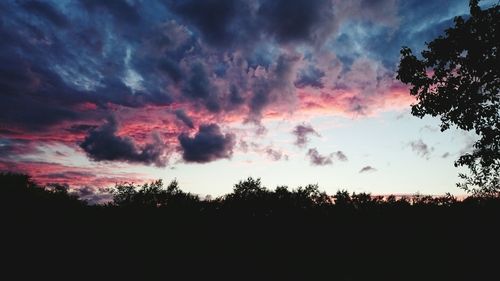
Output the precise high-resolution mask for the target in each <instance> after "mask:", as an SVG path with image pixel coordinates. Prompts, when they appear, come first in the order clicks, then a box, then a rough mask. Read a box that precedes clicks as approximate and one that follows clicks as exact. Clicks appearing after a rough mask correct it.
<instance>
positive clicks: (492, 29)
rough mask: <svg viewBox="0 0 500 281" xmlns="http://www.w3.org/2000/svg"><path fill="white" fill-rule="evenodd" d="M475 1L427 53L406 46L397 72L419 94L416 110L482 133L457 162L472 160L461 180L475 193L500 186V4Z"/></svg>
mask: <svg viewBox="0 0 500 281" xmlns="http://www.w3.org/2000/svg"><path fill="white" fill-rule="evenodd" d="M478 2H479V0H471V1H470V4H469V5H470V17H469V18H467V19H464V18H462V17H456V18H455V19H454V22H455V26H454V27H451V28H449V29H447V30H446V31H445V35H444V36H439V37H438V38H436V39H434V40H433V41H431V42H430V43H426V45H427V50H424V51H423V52H422V54H421V55H422V59H419V58H417V57H416V56H415V55H413V53H412V51H411V49H410V48H408V47H403V48H402V49H401V55H402V57H401V61H400V65H399V70H398V75H397V78H398V79H399V80H401V81H402V82H403V83H406V84H409V85H410V86H411V89H410V93H411V94H412V95H414V96H415V97H416V98H417V101H418V102H417V104H414V105H412V114H413V115H415V116H418V117H421V118H422V117H424V116H425V115H428V114H429V115H431V116H434V117H435V116H440V119H441V131H445V130H447V129H449V128H450V126H452V125H455V126H457V127H458V128H460V129H463V130H467V131H470V130H474V131H475V133H476V134H477V135H478V136H479V137H480V138H479V140H478V141H476V143H475V144H474V149H473V151H472V152H470V153H466V154H464V155H462V156H460V158H459V159H458V160H457V161H456V162H455V166H467V167H468V168H469V171H470V175H467V174H460V178H462V179H463V182H462V183H459V184H457V185H458V186H459V187H461V188H463V189H464V190H466V191H469V192H473V193H480V194H483V195H486V194H495V193H499V192H500V95H499V88H500V75H499V70H500V67H499V65H500V64H499V57H498V50H499V49H500V39H499V38H498V32H499V30H500V28H499V24H500V5H499V4H496V5H494V6H493V7H491V8H489V9H486V10H481V8H480V7H479V4H478Z"/></svg>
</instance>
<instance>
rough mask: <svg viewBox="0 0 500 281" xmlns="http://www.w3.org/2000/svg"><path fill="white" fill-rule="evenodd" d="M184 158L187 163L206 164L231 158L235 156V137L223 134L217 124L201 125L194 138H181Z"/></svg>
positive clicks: (183, 136)
mask: <svg viewBox="0 0 500 281" xmlns="http://www.w3.org/2000/svg"><path fill="white" fill-rule="evenodd" d="M179 142H180V144H181V148H182V158H183V159H184V161H186V162H197V163H206V162H211V161H214V160H217V159H222V158H230V157H231V156H232V154H233V148H234V145H235V136H234V135H233V134H230V133H227V134H225V135H224V134H223V133H222V132H221V130H220V128H219V126H218V125H217V124H209V125H201V126H200V128H199V130H198V132H197V133H196V135H194V137H190V136H189V135H187V134H181V135H180V136H179Z"/></svg>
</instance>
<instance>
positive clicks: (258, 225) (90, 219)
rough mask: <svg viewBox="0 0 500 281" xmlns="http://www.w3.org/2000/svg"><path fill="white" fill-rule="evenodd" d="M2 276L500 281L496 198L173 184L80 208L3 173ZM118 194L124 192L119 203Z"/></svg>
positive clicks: (62, 195) (63, 195)
mask: <svg viewBox="0 0 500 281" xmlns="http://www.w3.org/2000/svg"><path fill="white" fill-rule="evenodd" d="M0 178H1V179H0V184H1V185H0V190H1V194H0V204H1V205H0V206H1V207H0V211H1V213H0V218H1V221H2V230H1V232H2V243H1V245H2V246H1V247H2V249H1V252H2V262H1V263H0V264H1V269H2V275H7V274H11V273H13V274H14V276H15V277H16V278H12V279H11V278H9V279H4V280H21V279H27V278H28V276H30V279H32V278H33V277H32V276H35V277H36V279H37V280H38V279H41V280H45V279H46V278H55V277H63V278H65V279H69V280H72V279H77V278H78V279H79V278H85V277H87V278H91V279H113V280H114V279H122V278H123V277H125V278H127V279H137V280H150V279H163V280H187V279H203V280H204V279H207V280H213V279H215V280H218V279H231V280H241V279H246V280H248V279H252V280H291V279H294V280H296V279H300V280H500V251H499V250H500V240H499V239H500V231H499V229H500V227H499V226H500V219H499V218H500V216H499V215H500V200H498V199H495V198H489V199H487V198H477V197H476V198H472V197H470V198H468V199H466V200H464V201H460V202H459V201H456V200H455V199H454V198H452V197H443V198H437V199H436V198H434V199H433V198H429V197H418V198H411V199H404V198H403V199H396V198H385V199H382V198H373V197H369V196H366V195H364V194H358V195H349V194H347V193H345V192H344V193H342V192H339V193H337V195H335V196H334V197H335V204H333V203H332V202H331V200H330V199H329V197H325V194H324V193H321V192H319V191H318V190H317V187H315V186H308V187H305V188H302V189H297V190H293V191H288V190H285V189H283V188H282V189H277V190H276V191H269V190H267V189H265V188H263V187H261V186H260V182H258V181H255V180H251V179H249V180H247V181H245V182H240V183H239V184H237V185H235V190H234V192H233V193H232V194H229V195H227V196H225V197H223V198H219V199H216V200H212V201H201V200H199V199H197V198H196V197H194V196H192V195H190V194H187V193H184V192H182V191H180V190H179V189H178V188H177V189H176V188H175V186H174V187H172V184H171V185H169V187H167V189H163V188H158V187H159V186H154V185H153V184H152V185H151V186H147V188H144V186H143V187H142V189H141V188H138V189H136V190H135V191H132V190H131V189H130V188H128V189H123V190H121V191H120V192H117V193H115V202H114V204H110V205H108V206H88V205H87V204H85V203H83V202H81V201H79V200H77V199H76V198H75V197H73V196H71V195H70V194H68V193H67V192H65V191H64V190H63V189H53V190H51V191H47V190H43V189H41V188H40V187H37V186H36V185H34V184H33V183H31V182H30V181H29V179H28V178H27V177H25V176H19V175H11V174H2V175H1V177H0ZM120 196H121V197H120Z"/></svg>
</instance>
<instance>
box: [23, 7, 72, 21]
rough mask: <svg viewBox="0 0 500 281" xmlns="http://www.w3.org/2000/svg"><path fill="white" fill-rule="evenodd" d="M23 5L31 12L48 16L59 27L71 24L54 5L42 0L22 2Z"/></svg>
mask: <svg viewBox="0 0 500 281" xmlns="http://www.w3.org/2000/svg"><path fill="white" fill-rule="evenodd" d="M22 6H23V7H24V8H25V9H26V10H27V11H29V12H31V13H33V14H36V15H39V16H41V17H44V18H46V19H47V20H48V21H50V22H52V23H53V24H54V25H56V26H58V27H67V26H68V25H69V22H68V20H67V19H66V17H64V15H63V14H61V13H60V12H59V11H57V10H56V9H55V8H54V7H53V6H52V5H50V4H48V3H44V2H41V1H27V2H24V3H23V4H22Z"/></svg>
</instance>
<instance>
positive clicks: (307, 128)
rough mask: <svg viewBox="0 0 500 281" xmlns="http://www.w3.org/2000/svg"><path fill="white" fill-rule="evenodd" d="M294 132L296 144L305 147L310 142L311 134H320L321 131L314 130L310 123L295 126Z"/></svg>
mask: <svg viewBox="0 0 500 281" xmlns="http://www.w3.org/2000/svg"><path fill="white" fill-rule="evenodd" d="M292 134H293V135H295V137H296V140H295V145H297V146H298V147H305V146H306V144H307V143H308V142H309V137H308V136H309V135H313V136H319V133H318V132H316V130H314V128H313V127H312V126H311V125H308V124H300V125H297V126H295V129H294V130H293V131H292Z"/></svg>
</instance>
